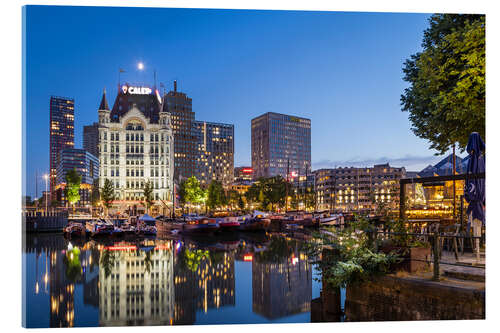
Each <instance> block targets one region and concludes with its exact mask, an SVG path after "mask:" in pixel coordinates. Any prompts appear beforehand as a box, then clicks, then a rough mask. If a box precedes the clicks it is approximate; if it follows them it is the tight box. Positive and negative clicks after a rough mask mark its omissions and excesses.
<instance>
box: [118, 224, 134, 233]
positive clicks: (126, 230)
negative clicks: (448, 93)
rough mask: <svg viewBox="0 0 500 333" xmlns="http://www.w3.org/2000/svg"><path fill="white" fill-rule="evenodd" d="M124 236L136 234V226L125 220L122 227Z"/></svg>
mask: <svg viewBox="0 0 500 333" xmlns="http://www.w3.org/2000/svg"><path fill="white" fill-rule="evenodd" d="M120 229H121V230H122V233H123V235H124V236H128V235H135V227H134V226H133V225H131V224H130V223H128V222H125V223H123V224H122V226H121V227H120Z"/></svg>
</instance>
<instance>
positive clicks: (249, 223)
mask: <svg viewBox="0 0 500 333" xmlns="http://www.w3.org/2000/svg"><path fill="white" fill-rule="evenodd" d="M270 224H271V220H270V219H267V218H262V217H254V218H252V219H247V220H245V221H244V222H243V223H240V226H239V230H240V231H266V230H267V228H268V227H269V225H270Z"/></svg>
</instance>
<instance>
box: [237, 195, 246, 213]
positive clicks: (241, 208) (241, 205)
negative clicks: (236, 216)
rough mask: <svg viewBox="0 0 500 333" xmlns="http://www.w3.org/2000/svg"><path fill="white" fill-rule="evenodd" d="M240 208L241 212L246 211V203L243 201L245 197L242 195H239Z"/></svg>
mask: <svg viewBox="0 0 500 333" xmlns="http://www.w3.org/2000/svg"><path fill="white" fill-rule="evenodd" d="M238 207H240V210H243V209H245V202H244V201H243V196H242V195H241V194H238Z"/></svg>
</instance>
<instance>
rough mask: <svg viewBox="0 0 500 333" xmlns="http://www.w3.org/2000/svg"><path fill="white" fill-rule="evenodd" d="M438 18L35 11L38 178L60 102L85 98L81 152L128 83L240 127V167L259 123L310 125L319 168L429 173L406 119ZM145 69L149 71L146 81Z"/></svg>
mask: <svg viewBox="0 0 500 333" xmlns="http://www.w3.org/2000/svg"><path fill="white" fill-rule="evenodd" d="M428 17H429V14H392V13H346V12H306V11H302V12H300V11H255V10H247V11H242V10H241V11H236V10H193V9H153V8H118V7H116V8H113V7H56V6H29V7H27V9H26V16H25V23H26V28H25V32H26V118H25V124H26V133H27V138H26V158H27V160H26V172H27V191H28V193H27V194H28V195H34V194H35V172H36V171H38V173H39V178H40V179H39V183H38V191H39V195H41V191H42V189H44V188H45V183H44V181H43V179H41V175H42V174H43V173H46V172H48V168H49V99H50V96H51V95H57V96H65V97H72V98H74V99H75V147H76V148H80V147H82V132H83V126H84V125H87V124H91V123H92V122H94V121H97V108H98V106H99V102H100V98H101V95H102V90H103V88H104V87H105V88H106V90H107V92H108V102H109V103H110V106H112V104H113V102H114V98H115V96H116V94H117V81H118V69H119V68H123V69H125V70H126V71H127V72H126V73H123V74H122V82H123V81H127V82H130V83H142V84H147V85H152V84H153V70H154V69H156V72H157V81H158V82H163V83H164V84H165V86H166V87H167V88H168V89H172V82H173V80H174V79H175V80H177V81H178V88H179V90H181V91H183V92H185V93H187V94H188V96H190V97H191V98H192V99H193V111H194V112H195V113H196V119H197V120H207V121H215V122H224V123H233V124H234V125H235V158H234V162H235V166H240V165H250V164H251V158H250V149H251V148H250V120H251V119H252V118H254V117H256V116H258V115H260V114H262V113H264V112H268V111H273V112H279V113H286V114H292V115H297V116H302V117H307V118H310V119H311V121H312V164H313V169H318V168H324V167H335V166H372V165H373V164H374V163H385V162H389V163H391V165H394V166H404V167H406V169H407V170H411V171H419V170H421V169H423V168H424V167H425V166H427V165H428V164H434V163H435V162H437V161H439V160H440V159H441V158H442V157H441V158H439V157H435V156H433V154H434V151H432V150H429V149H428V143H427V142H426V141H425V140H422V139H419V138H417V137H416V136H415V135H414V134H413V133H412V132H411V131H410V123H409V121H408V114H407V113H403V112H401V107H400V101H399V98H400V95H401V93H402V92H403V89H404V88H405V87H406V83H405V82H403V80H402V76H403V73H402V70H401V68H402V66H403V62H404V60H405V59H406V58H408V57H409V56H410V55H411V54H413V53H415V52H417V51H419V50H420V44H421V40H422V33H423V31H424V29H425V28H426V27H427V18H428ZM139 61H142V62H143V63H144V64H145V70H144V71H142V72H139V71H138V70H137V69H136V68H137V63H138V62H139Z"/></svg>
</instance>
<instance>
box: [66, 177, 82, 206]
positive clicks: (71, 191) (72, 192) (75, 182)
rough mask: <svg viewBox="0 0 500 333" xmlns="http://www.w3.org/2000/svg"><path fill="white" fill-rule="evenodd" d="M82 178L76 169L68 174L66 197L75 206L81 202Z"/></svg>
mask: <svg viewBox="0 0 500 333" xmlns="http://www.w3.org/2000/svg"><path fill="white" fill-rule="evenodd" d="M81 181H82V176H80V175H79V174H78V172H77V171H76V169H73V170H69V171H68V172H67V173H66V187H65V188H64V195H65V196H66V199H67V200H68V202H69V203H70V204H71V205H74V204H75V203H76V202H78V201H79V200H80V183H81Z"/></svg>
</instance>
